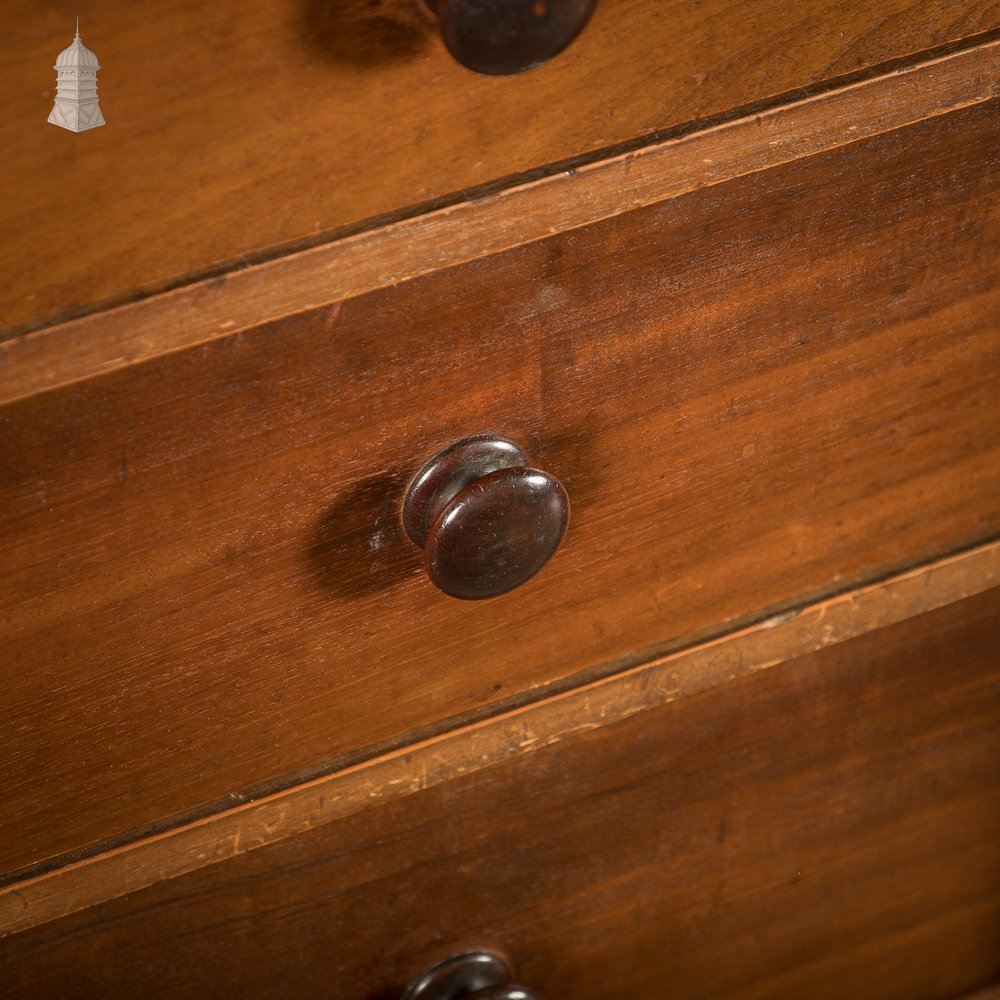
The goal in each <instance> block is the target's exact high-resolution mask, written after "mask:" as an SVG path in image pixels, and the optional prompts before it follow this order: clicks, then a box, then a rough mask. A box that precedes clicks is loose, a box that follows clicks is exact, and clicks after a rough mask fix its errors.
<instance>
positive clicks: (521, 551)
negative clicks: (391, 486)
mask: <svg viewBox="0 0 1000 1000" xmlns="http://www.w3.org/2000/svg"><path fill="white" fill-rule="evenodd" d="M568 523H569V500H568V498H567V497H566V491H565V490H564V489H563V488H562V485H561V483H560V482H559V480H558V479H556V478H555V476H552V475H550V474H549V473H547V472H542V471H541V470H540V469H533V468H531V467H530V463H529V462H528V458H527V456H526V455H525V454H524V452H523V451H521V449H520V448H518V447H517V445H515V444H512V443H511V442H510V441H507V440H505V439H504V438H500V437H492V436H489V435H481V436H479V437H473V438H466V439H465V440H463V441H459V442H458V443H457V444H453V445H452V446H451V447H450V448H447V449H445V450H444V451H442V452H441V453H440V454H438V455H435V456H434V458H432V459H431V460H430V461H429V462H428V463H427V464H426V465H425V466H424V467H423V468H422V469H421V470H420V472H418V473H417V475H416V478H415V479H414V480H413V482H412V483H411V484H410V488H409V490H407V493H406V500H405V501H404V502H403V526H404V527H405V528H406V533H407V534H408V535H409V536H410V538H411V539H412V540H413V541H414V542H415V543H416V544H417V545H419V546H420V547H421V548H422V549H423V550H424V556H425V566H426V569H427V575H428V576H429V577H430V578H431V580H432V581H433V583H434V584H435V585H436V586H437V587H439V588H440V589H441V590H443V591H444V592H445V593H446V594H450V595H451V596H452V597H459V598H463V599H465V600H479V599H481V598H484V597H498V596H499V595H500V594H505V593H507V591H509V590H513V589H514V588H515V587H519V586H520V585H521V584H522V583H524V582H525V581H526V580H529V579H530V578H531V577H533V576H534V575H535V574H536V573H537V572H538V571H539V570H540V569H541V568H542V567H543V566H544V565H545V564H546V563H547V562H548V561H549V559H550V558H551V556H552V554H553V553H554V552H555V550H556V549H557V548H558V547H559V543H560V542H561V541H562V537H563V535H564V534H565V532H566V525H567V524H568Z"/></svg>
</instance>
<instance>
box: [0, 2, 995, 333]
mask: <svg viewBox="0 0 1000 1000" xmlns="http://www.w3.org/2000/svg"><path fill="white" fill-rule="evenodd" d="M77 13H78V10H77V8H76V7H75V6H72V5H70V4H67V3H64V2H60V3H54V4H48V5H39V4H37V3H35V2H34V0H14V2H11V3H8V4H7V5H6V7H5V24H6V26H7V30H6V31H5V32H4V38H3V42H2V44H0V61H2V64H3V65H4V67H5V71H4V75H3V78H2V82H0V104H2V106H3V107H4V108H5V109H6V110H5V114H4V116H3V118H2V122H0V141H2V146H3V149H4V151H5V155H4V157H3V161H2V163H0V192H3V198H2V201H0V233H2V234H3V241H2V244H0V273H2V274H4V276H5V278H6V281H5V285H6V288H5V294H4V296H3V298H2V301H0V328H2V329H4V330H8V329H11V328H17V327H21V326H23V325H25V324H27V325H31V324H36V323H39V322H48V321H51V320H52V319H54V318H56V317H60V316H62V317H64V318H65V317H66V315H67V314H68V313H69V314H72V312H73V311H75V310H78V309H80V308H91V307H93V306H95V305H98V304H101V303H106V302H108V301H113V300H114V301H117V300H121V299H122V298H123V297H130V296H135V295H140V294H145V293H147V292H149V291H150V290H152V289H156V288H160V287H163V286H164V285H170V284H172V283H176V282H178V281H184V280H187V279H189V278H190V277H191V276H192V275H194V274H199V273H201V274H205V273H206V272H210V273H214V272H217V271H218V270H219V269H228V268H231V267H233V266H238V265H239V264H240V263H245V262H246V261H247V260H248V259H254V258H256V257H257V256H259V255H261V254H267V253H275V252H277V251H279V250H280V249H282V248H287V247H288V246H289V245H292V244H295V243H300V242H302V241H308V240H316V239H321V238H325V237H326V236H328V235H330V234H333V233H335V232H338V231H343V230H344V229H345V228H349V227H355V226H358V225H359V224H361V223H363V222H364V220H371V219H373V218H375V217H379V216H383V215H385V214H387V213H388V214H391V213H396V212H397V211H398V210H400V209H401V208H404V207H405V206H412V205H414V204H418V203H426V202H433V201H434V200H435V199H439V198H442V197H445V196H448V195H450V194H452V193H453V192H456V191H459V190H463V189H466V188H470V187H475V186H477V185H482V184H485V183H489V182H494V181H496V180H497V179H499V178H503V177H507V176H509V175H512V174H517V173H520V172H524V171H530V170H532V169H535V168H539V167H543V166H545V165H547V164H550V163H552V162H553V161H557V160H560V159H562V158H564V157H571V156H576V155H579V154H586V153H588V152H592V151H594V150H597V149H600V148H604V147H606V146H609V145H611V144H614V143H619V142H623V141H629V140H632V139H634V138H635V137H636V136H637V135H643V134H647V133H651V132H653V131H656V130H661V129H665V128H669V127H670V126H673V125H676V124H678V123H684V122H689V121H692V120H697V119H700V118H703V117H705V116H708V115H712V114H714V113H718V112H724V111H728V110H729V109H731V108H733V107H734V106H737V105H740V106H742V105H745V104H747V103H748V102H752V101H756V100H758V99H762V98H767V97H770V96H774V95H779V94H782V93H784V92H786V91H789V90H792V89H795V88H799V87H805V86H809V85H812V84H816V83H817V82H820V81H824V80H828V79H830V78H832V77H836V76H838V75H841V74H845V73H851V72H853V71H858V70H863V69H864V68H866V67H868V66H871V65H872V64H875V63H880V62H883V61H886V60H891V59H894V58H896V57H901V56H907V55H910V54H912V53H918V52H921V51H923V50H926V49H928V48H930V47H933V46H937V45H940V44H943V43H947V42H950V41H952V40H955V39H960V38H964V37H966V36H969V35H972V34H975V33H977V32H984V31H987V30H989V29H993V28H996V27H998V26H1000V6H998V4H997V3H996V2H994V0H989V2H984V0H850V2H846V3H845V2H843V0H808V2H801V3H797V4H796V5H795V8H794V10H791V11H790V10H789V7H788V5H787V4H786V3H784V2H782V0H759V2H757V3H755V4H754V6H753V8H752V10H743V9H738V10H734V9H733V7H732V5H731V4H730V3H729V0H706V2H701V3H698V4H694V5H692V4H681V3H664V2H663V0H604V2H603V3H602V4H601V7H600V10H598V12H597V14H596V16H595V17H594V19H593V21H592V23H591V24H590V26H589V27H588V29H587V30H586V31H585V32H584V34H583V35H582V37H581V38H580V39H578V40H577V42H576V43H575V44H574V45H573V46H572V48H571V49H570V50H569V51H567V52H566V53H565V54H564V55H562V56H561V57H559V58H558V59H556V60H554V61H553V62H552V63H551V64H549V65H548V66H545V67H543V68H542V69H540V70H537V71H535V72H532V73H530V74H526V75H524V76H522V77H514V78H508V79H488V78H483V77H477V76H476V75H474V74H472V73H469V72H468V71H466V70H463V69H462V68H461V67H459V66H457V65H456V64H455V63H454V61H453V60H452V59H451V58H450V57H449V56H448V55H447V54H446V53H445V52H444V50H443V47H442V46H441V44H440V42H439V41H438V40H437V39H436V38H435V35H434V32H435V28H434V23H433V19H432V18H431V16H430V15H429V14H428V13H427V12H425V11H423V8H422V6H421V5H420V4H419V3H418V2H417V0H392V2H390V0H382V2H376V3H371V2H369V0H338V2H337V3H327V2H325V0H266V2H260V3H257V4H255V5H254V9H253V16H252V17H247V16H246V15H245V6H244V5H243V4H241V3H237V2H236V0H227V2H219V3H213V4H204V3H195V2H193V0H166V2H163V3H159V4H157V5H155V6H154V7H150V8H149V9H148V10H144V11H143V16H142V17H136V16H135V11H134V5H132V4H129V3H127V2H125V0H106V2H104V3H102V4H101V5H100V9H99V10H97V9H95V10H94V11H92V12H89V13H88V12H83V21H82V24H81V28H82V34H83V38H84V41H85V42H86V43H87V45H88V46H89V47H91V48H92V49H93V50H94V51H95V52H96V53H97V55H98V57H99V58H100V60H101V63H102V66H103V67H104V68H103V69H102V70H101V73H100V75H99V86H100V95H101V106H102V108H103V109H104V116H105V118H106V120H107V125H106V126H105V127H104V128H101V129H96V130H94V131H93V132H90V133H85V134H83V135H75V134H70V133H68V132H65V131H64V130H61V129H58V128H55V127H53V126H51V125H48V124H46V117H47V116H48V113H49V110H50V108H51V104H52V99H53V87H54V80H55V77H54V72H53V70H52V69H51V68H50V67H51V66H52V64H53V62H54V59H55V56H56V54H57V53H58V52H59V51H60V50H61V49H62V48H64V47H65V46H66V45H68V44H69V42H70V40H71V37H72V26H73V18H74V16H75V15H76V14H77ZM70 247H72V252H70Z"/></svg>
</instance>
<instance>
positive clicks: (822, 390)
mask: <svg viewBox="0 0 1000 1000" xmlns="http://www.w3.org/2000/svg"><path fill="white" fill-rule="evenodd" d="M998 127H1000V110H998V106H997V104H996V103H987V104H981V105H978V106H976V107H972V108H969V109H966V110H963V111H959V112H955V113H952V114H950V115H947V116H942V117H940V118H935V119H933V120H929V121H926V122H923V123H920V124H917V125H914V126H911V127H909V128H907V129H902V130H898V131H896V132H893V133H889V134H886V135H884V136H880V137H877V138H875V139H871V140H867V141H865V142H863V143H858V144H855V145H851V146H847V147H842V148H840V149H838V150H836V151H833V152H830V153H827V154H823V155H820V156H815V157H811V158H808V159H805V160H801V161H797V162H795V163H792V164H788V165H785V166H783V167H779V168H776V169H774V170H772V171H768V172H766V173H759V174H753V175H750V176H746V177H741V178H737V179H734V180H732V181H730V182H727V183H725V184H719V185H715V186H713V187H710V188H706V189H704V190H701V191H696V192H692V193H690V194H688V195H686V196H684V197H681V198H677V199H674V200H671V201H668V202H664V203H662V204H659V205H653V206H650V207H649V208H645V209H641V210H639V211H636V212H634V213H630V214H628V215H622V216H618V217H616V218H614V219H610V220H608V221H606V222H603V223H600V224H597V225H595V226H592V227H590V228H588V229H586V230H581V231H574V232H569V233H563V234H560V235H558V236H554V237H552V238H551V239H548V240H544V241H540V242H537V243H533V244H531V245H529V246H526V247H522V248H519V249H517V250H514V251H510V252H507V253H504V254H500V255H497V256H496V257H493V258H490V259H488V260H484V261H479V262H474V263H472V264H469V265H463V266H462V267H458V268H454V269H451V270H449V271H444V272H440V273H438V274H435V275H433V276H430V277H427V278H423V279H417V280H414V281H411V282H407V283H405V284H403V285H400V286H398V287H395V288H391V289H385V290H381V291H378V292H374V293H372V294H370V295H367V296H361V297H358V298H354V299H351V300H349V301H346V302H344V303H342V304H338V306H337V307H336V308H333V309H322V310H316V311H310V312H306V313H303V314H299V315H296V316H291V317H289V318H287V319H286V320H283V321H281V322H278V323H274V324H269V325H266V326H264V327H262V328H259V329H255V330H252V331H248V332H245V333H243V334H240V335H237V336H233V337H229V338H226V339H224V340H217V341H213V342H211V343H209V344H206V345H205V346H204V347H202V348H197V349H191V350H187V351H184V352H180V353H177V354H173V355H168V356H164V357H160V358H158V359H155V360H153V361H150V362H148V363H145V364H142V365H136V366H133V367H130V368H124V369H122V370H120V371H118V372H114V373H112V374H109V375H107V376H104V377H99V378H93V379H89V380H87V381H85V382H82V383H80V384H77V385H75V386H71V387H69V388H68V389H65V390H59V391H54V392H50V393H45V394H42V395H39V396H36V397H32V398H30V399H25V400H21V401H18V402H16V403H13V404H10V405H8V406H5V407H3V408H2V410H0V434H2V441H0V452H2V453H3V455H4V462H5V465H4V474H3V480H2V485H0V511H2V514H0V516H2V517H3V531H4V536H5V544H4V546H3V549H2V551H0V563H2V572H0V612H2V615H3V618H4V635H3V642H2V646H0V670H2V680H3V687H4V692H5V696H4V699H3V702H2V717H0V724H2V726H3V728H4V730H5V732H6V734H7V739H8V743H9V746H10V747H11V752H10V753H9V754H8V755H7V757H6V759H5V761H4V768H3V772H2V774H0V811H2V815H3V816H4V818H5V820H8V819H10V818H12V817H16V818H17V821H16V823H11V825H10V827H9V833H8V835H7V836H6V838H5V841H4V845H3V851H2V859H0V863H2V867H3V868H5V869H10V868H12V867H16V866H19V865H27V864H31V863H32V862H36V861H40V860H42V859H44V858H47V857H50V856H52V855H56V854H59V853H61V852H64V851H70V850H73V849H76V848H81V847H83V846H85V845H87V844H89V843H91V842H94V841H98V840H101V839H102V838H106V837H112V836H114V835H116V834H118V833H120V832H121V831H123V830H127V829H129V828H131V827H134V826H139V825H143V824H148V823H153V822H156V821H158V820H160V819H161V818H163V817H164V816H169V815H171V814H174V813H180V812H183V811H185V810H191V809H195V808H209V807H211V808H215V806H212V805H211V804H212V803H213V802H216V800H220V799H222V798H223V797H225V796H228V795H230V794H234V795H238V794H239V793H240V792H241V791H242V790H243V789H246V788H247V787H248V786H252V785H258V784H260V783H266V782H269V781H271V780H272V779H282V780H287V779H284V778H283V776H286V775H288V774H290V773H301V772H305V773H309V771H310V769H322V770H325V769H329V767H330V765H331V762H332V761H334V760H336V759H338V758H340V757H341V756H342V755H345V754H351V753H355V752H358V751H360V750H362V749H363V748H366V747H370V746H372V745H377V744H379V743H382V742H383V741H393V740H399V739H401V738H403V737H404V736H406V735H407V734H412V733H414V732H421V731H425V729H426V727H429V726H440V725H445V724H449V723H448V720H449V719H450V720H455V719H456V717H462V718H467V717H470V716H475V715H476V714H477V713H484V712H488V711H494V710H496V707H497V706H498V705H502V704H504V702H505V700H506V699H515V700H516V699H519V698H522V697H524V695H525V693H526V692H531V691H537V690H538V689H539V688H540V687H542V686H544V685H549V684H565V683H569V682H571V681H572V680H573V679H574V678H575V679H579V678H581V677H587V676H592V675H593V674H594V673H595V672H604V671H608V670H610V669H615V668H617V667H618V666H620V665H621V663H622V662H623V661H625V662H628V661H631V662H636V661H638V660H639V659H641V658H644V657H645V656H647V655H649V653H650V652H654V651H655V650H657V649H659V648H660V647H661V646H662V645H663V644H665V643H668V642H670V641H671V640H673V639H675V638H677V637H681V636H685V635H688V634H690V633H692V632H697V631H698V630H701V629H706V628H710V627H714V628H718V627H719V626H721V625H723V624H724V623H726V622H730V621H733V620H735V619H738V618H739V617H740V616H744V615H746V614H747V612H748V609H752V608H762V607H768V606H773V605H776V604H780V603H782V602H787V601H789V600H793V599H801V596H802V595H809V594H815V593H820V592H823V591H828V590H829V589H830V587H831V582H832V585H833V586H834V587H837V588H839V587H840V586H842V585H844V583H845V581H850V580H858V579H865V578H871V577H873V576H877V575H881V574H884V573H885V572H887V571H888V570H890V569H891V568H893V567H896V568H899V567H903V566H909V565H912V564H914V563H916V562H918V561H920V560H922V559H925V558H928V557H930V556H932V555H933V554H934V553H936V552H941V551H948V550H953V549H955V548H959V547H961V546H963V545H967V544H972V543H974V542H975V541H977V540H981V539H984V538H987V537H990V536H991V535H993V534H995V533H996V532H997V530H998V529H1000V512H998V510H997V506H996V496H997V495H998V493H1000V460H998V457H1000V453H998V449H1000V435H998V433H997V427H998V406H1000V393H998V392H997V391H996V374H997V369H996V365H995V364H994V363H993V360H994V359H995V356H996V351H997V349H998V344H997V338H998V334H1000V331H998V327H997V321H996V318H997V316H998V315H1000V264H998V261H1000V224H998V213H997V205H998V190H1000V185H998V181H997V160H996V155H995V152H996V140H997V135H998ZM442 303H447V304H448V308H447V309H442V308H441V304H442ZM400 317H406V322H405V323H401V322H400ZM498 373H502V377H498ZM945 416H946V417H947V419H945ZM484 429H490V430H497V431H501V430H502V432H503V433H504V434H505V435H508V436H510V437H512V438H514V439H515V440H517V441H519V442H524V445H525V447H526V448H527V449H528V450H529V451H530V452H531V454H532V456H533V457H534V458H535V459H536V460H537V461H538V463H539V464H540V465H541V466H542V467H543V468H545V469H546V470H547V471H549V472H551V473H552V474H553V475H555V476H557V477H558V478H559V480H560V481H561V482H562V483H563V484H564V485H565V487H566V490H567V493H568V494H569V495H570V496H571V497H572V498H573V506H574V517H573V524H572V526H571V528H570V530H569V532H568V534H567V537H566V540H565V542H564V544H563V546H562V548H561V550H560V553H559V557H558V559H556V560H554V561H553V562H552V563H551V564H550V565H549V567H547V569H546V572H544V573H542V574H539V575H538V576H537V577H536V578H535V579H534V580H533V581H531V582H530V583H529V584H528V585H526V586H525V587H523V588H520V589H519V590H516V591H514V592H512V593H511V594H510V595H508V596H507V597H505V598H504V599H503V601H496V602H488V603H486V604H469V605H462V606H459V605H456V603H455V602H453V601H448V600H445V599H444V598H442V597H440V596H439V595H437V594H436V593H435V592H434V590H433V588H430V587H428V586H427V583H426V580H425V579H424V577H423V571H422V568H421V565H420V558H419V553H418V552H417V551H416V550H415V549H414V548H413V547H412V546H411V545H410V543H409V542H408V541H407V540H406V539H405V538H404V537H403V532H402V529H401V526H400V520H399V518H400V506H401V504H402V499H403V495H404V493H405V488H406V484H407V482H408V481H409V478H410V477H411V476H412V474H413V467H414V463H415V460H419V457H421V456H425V455H431V454H434V453H435V452H436V451H437V450H439V449H441V448H443V447H445V446H446V445H447V444H449V443H450V442H452V441H454V440H457V439H459V438H462V437H464V436H466V435H468V434H470V433H476V432H479V431H482V430H484ZM540 611H543V612H544V613H540ZM178 705H183V706H185V711H184V712H178V711H177V710H176V708H177V706H178Z"/></svg>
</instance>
